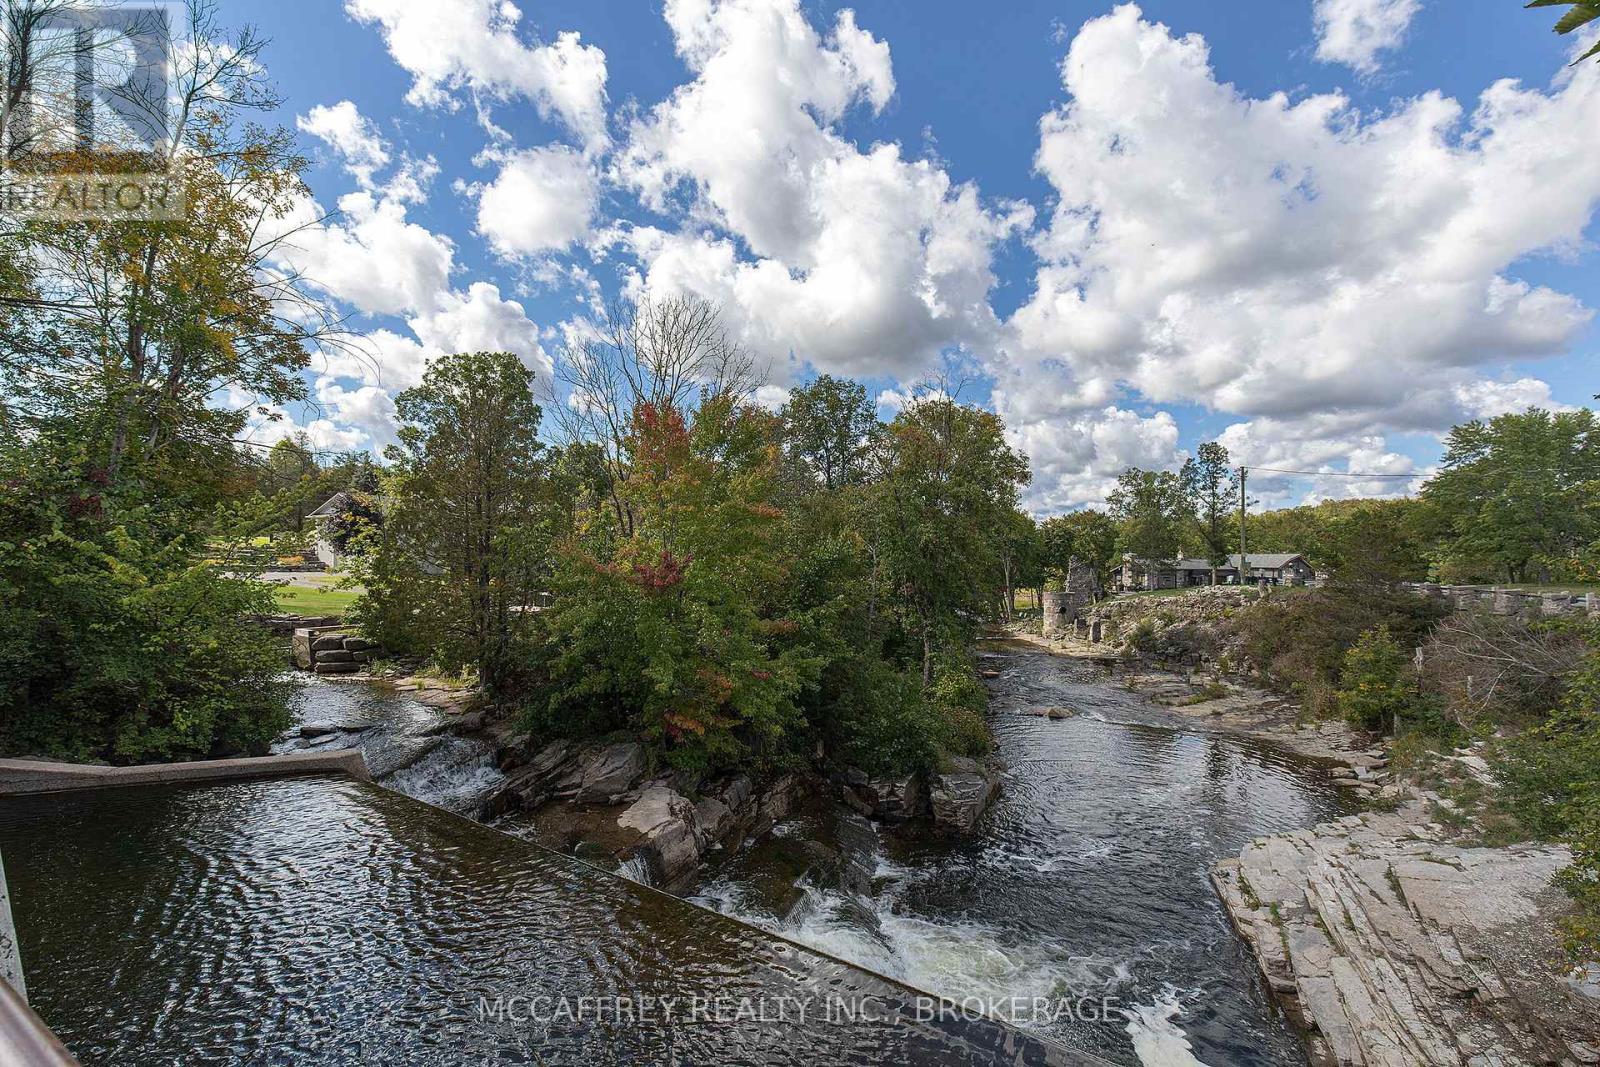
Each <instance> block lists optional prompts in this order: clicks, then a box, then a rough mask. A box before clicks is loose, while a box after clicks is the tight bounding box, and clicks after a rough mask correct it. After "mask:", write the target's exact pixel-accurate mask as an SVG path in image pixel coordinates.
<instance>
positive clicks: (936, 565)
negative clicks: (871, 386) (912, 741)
mask: <svg viewBox="0 0 1600 1067" xmlns="http://www.w3.org/2000/svg"><path fill="white" fill-rule="evenodd" d="M878 463H879V470H880V474H879V477H878V479H877V481H876V484H875V486H874V489H875V495H876V503H875V507H874V510H875V513H876V514H875V521H876V531H875V536H876V539H877V542H878V543H879V544H880V545H882V546H883V555H884V561H885V568H884V571H885V578H886V583H887V585H888V587H889V588H890V589H892V590H894V591H895V593H896V597H895V601H896V607H897V608H898V610H899V611H900V612H901V613H902V618H903V621H904V622H905V624H906V626H907V629H908V630H909V631H910V632H911V633H912V634H913V635H914V636H915V640H916V641H917V643H918V645H919V646H920V649H921V661H922V681H923V685H924V687H926V686H928V685H931V684H932V682H933V676H934V654H935V651H936V649H937V647H938V646H939V644H940V643H941V641H943V640H946V639H949V638H952V637H956V636H958V635H959V634H961V633H962V632H964V631H965V630H966V629H968V628H970V626H971V624H972V622H973V621H974V620H976V619H978V618H981V617H983V616H985V615H987V614H988V605H989V604H990V603H992V599H991V597H992V590H993V588H994V585H993V581H994V575H996V574H997V573H998V572H999V571H1000V570H1001V567H1000V557H1001V555H1002V546H1003V544H1004V540H1005V531H1006V528H1007V517H1008V516H1010V515H1011V514H1012V513H1013V512H1014V511H1015V509H1016V502H1017V492H1018V489H1019V487H1020V486H1023V485H1026V484H1027V482H1028V477H1029V473H1028V464H1027V461H1026V460H1025V459H1024V458H1023V457H1021V456H1020V455H1018V454H1017V453H1016V452H1015V451H1013V450H1012V449H1011V448H1010V447H1009V446H1008V445H1007V444H1006V443H1005V438H1004V425H1003V424H1002V423H1001V421H1000V419H999V417H998V416H996V415H995V414H994V413H992V412H988V411H983V410H981V409H979V408H974V407H967V406H965V405H962V404H958V403H956V402H955V401H954V400H950V399H948V398H945V397H928V398H922V399H918V400H917V401H916V402H914V403H912V404H911V405H909V406H908V407H907V408H906V409H905V410H904V411H902V412H901V413H900V414H899V415H898V416H896V417H895V420H894V422H893V423H891V424H890V425H889V426H888V428H887V429H886V431H885V432H884V433H883V434H881V435H880V439H879V448H878Z"/></svg>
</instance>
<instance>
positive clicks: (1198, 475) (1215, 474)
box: [1193, 441, 1238, 585]
mask: <svg viewBox="0 0 1600 1067" xmlns="http://www.w3.org/2000/svg"><path fill="white" fill-rule="evenodd" d="M1228 462H1229V461H1228V450H1227V449H1226V448H1224V447H1222V445H1220V444H1218V443H1217V442H1215V441H1207V442H1206V443H1205V444H1203V445H1201V446H1200V448H1199V449H1198V450H1197V452H1196V453H1195V463H1194V467H1193V474H1194V487H1195V497H1196V500H1197V502H1198V505H1199V506H1198V519H1199V526H1200V540H1201V543H1202V544H1204V545H1205V550H1206V559H1207V560H1208V561H1209V562H1210V564H1211V584H1212V585H1216V584H1217V568H1218V567H1223V566H1226V565H1227V563H1228V554H1229V553H1230V552H1232V551H1233V549H1234V548H1236V547H1237V538H1236V536H1235V534H1234V532H1233V530H1234V523H1233V516H1234V506H1235V504H1234V497H1235V495H1236V493H1235V489H1236V487H1237V486H1238V482H1237V480H1236V477H1235V475H1234V472H1233V468H1232V467H1230V466H1229V465H1228Z"/></svg>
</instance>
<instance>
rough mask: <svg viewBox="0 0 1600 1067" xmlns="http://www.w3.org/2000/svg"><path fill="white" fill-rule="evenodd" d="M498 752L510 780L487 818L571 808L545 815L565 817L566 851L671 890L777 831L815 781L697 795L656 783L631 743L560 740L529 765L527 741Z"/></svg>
mask: <svg viewBox="0 0 1600 1067" xmlns="http://www.w3.org/2000/svg"><path fill="white" fill-rule="evenodd" d="M500 751H501V753H502V757H503V759H504V763H505V768H504V769H506V771H507V778H506V781H505V783H504V785H503V786H502V787H501V788H500V790H499V792H497V793H496V794H495V795H494V796H493V797H491V798H490V800H489V802H488V805H487V808H486V810H487V813H488V817H490V818H496V817H498V816H500V815H503V814H505V813H506V812H509V811H518V810H520V811H524V812H529V813H539V812H540V810H541V809H544V808H546V806H547V805H550V804H551V803H552V802H564V803H565V807H564V808H562V809H549V811H548V812H546V814H552V813H553V814H557V815H559V819H558V820H557V821H559V822H560V823H561V832H560V833H559V834H558V835H557V836H558V837H559V839H560V840H561V841H562V842H564V843H563V844H562V845H561V847H564V848H566V847H570V848H573V849H576V850H578V851H579V852H580V853H581V854H585V855H587V856H590V857H593V858H594V859H595V860H596V861H598V860H599V858H600V857H604V856H609V857H610V858H611V859H612V860H613V861H615V862H618V863H627V862H629V861H634V860H639V861H642V862H643V865H644V868H645V870H644V871H639V872H638V873H640V874H645V875H647V876H648V877H649V879H650V881H651V882H652V883H653V884H655V885H657V886H661V887H662V888H666V889H674V888H677V887H678V886H681V885H682V884H684V883H685V882H686V881H687V880H688V879H689V876H690V875H692V874H693V873H694V871H695V869H696V868H697V867H698V866H699V865H700V862H701V860H702V858H703V857H704V855H705V854H706V853H707V852H708V851H710V850H711V849H713V848H717V847H724V848H727V849H729V850H736V849H738V848H739V847H740V845H741V844H743V843H744V841H746V840H747V839H750V838H755V837H760V836H761V835H763V834H765V833H767V832H768V831H770V830H771V829H772V827H773V826H774V825H776V824H777V823H778V822H779V821H781V820H783V819H785V818H787V817H788V816H789V814H790V813H791V812H792V811H793V810H794V808H795V807H796V806H797V805H798V804H799V803H800V802H801V801H802V800H803V799H804V797H805V795H806V793H807V792H808V789H809V782H808V780H807V779H804V778H801V777H798V776H795V775H786V776H783V777H780V778H777V779H775V780H773V781H771V782H768V783H766V785H765V787H764V788H761V789H757V788H756V786H755V784H754V783H753V782H752V781H751V780H750V778H749V777H747V776H745V775H742V774H740V775H735V776H733V777H732V778H729V779H725V780H721V781H718V782H713V783H710V784H707V785H703V786H702V787H700V788H699V789H695V790H691V789H690V787H689V785H687V784H685V783H684V782H683V781H681V780H680V777H681V776H679V775H671V774H658V775H654V776H650V775H649V766H648V760H647V757H646V753H645V750H644V747H643V746H642V745H640V744H637V743H633V742H627V743H623V744H615V745H597V744H592V743H591V744H577V743H574V742H571V741H555V742H552V743H551V744H549V745H546V746H545V747H543V748H541V749H539V750H538V752H536V753H535V754H534V755H533V756H532V758H529V759H527V761H526V762H522V760H523V759H524V758H525V757H523V756H522V755H521V752H523V751H525V749H524V748H523V746H522V744H521V743H520V742H519V743H516V744H510V743H508V744H506V745H504V746H502V747H501V750H500ZM686 792H691V793H692V794H693V795H694V797H695V799H690V796H686V795H685V793H686ZM541 818H543V816H541ZM635 870H636V871H637V867H635Z"/></svg>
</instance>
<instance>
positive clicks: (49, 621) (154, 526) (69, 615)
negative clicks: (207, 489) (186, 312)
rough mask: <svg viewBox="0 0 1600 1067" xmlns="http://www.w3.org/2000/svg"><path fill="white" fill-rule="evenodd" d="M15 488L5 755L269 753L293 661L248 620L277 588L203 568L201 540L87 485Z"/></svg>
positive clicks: (4, 665) (54, 481)
mask: <svg viewBox="0 0 1600 1067" xmlns="http://www.w3.org/2000/svg"><path fill="white" fill-rule="evenodd" d="M3 480H4V479H3V478H0V481H3ZM7 484H8V486H9V488H10V490H11V491H10V492H8V493H7V494H5V496H4V500H3V502H0V530H4V531H5V533H4V535H3V539H0V753H4V754H8V755H37V756H47V757H52V758H58V759H71V760H85V759H106V760H110V761H113V762H117V763H131V762H138V761H143V760H154V759H186V758H200V757H207V756H226V755H240V754H245V753H256V754H259V753H261V752H264V751H265V750H266V748H267V745H268V744H269V743H270V742H271V741H272V739H273V738H274V737H276V736H277V735H278V734H279V733H281V732H282V731H283V730H285V729H286V728H287V727H288V724H289V716H288V713H287V711H286V707H285V698H286V695H287V693H286V684H285V683H284V682H282V681H281V680H280V676H281V674H282V672H283V667H284V652H283V650H282V648H280V647H279V646H277V645H276V644H275V643H274V642H273V640H272V638H271V637H270V635H268V634H267V632H266V631H265V630H263V629H261V628H259V627H255V626H251V625H249V624H248V623H246V622H244V621H243V620H242V619H241V616H243V615H245V614H248V613H256V612H261V613H265V612H270V611H271V610H272V609H273V599H272V589H271V588H270V587H269V586H267V585H265V584H263V583H261V582H257V581H253V580H251V579H249V578H242V577H230V576H228V575H227V574H225V573H223V572H222V571H221V570H219V569H218V568H217V567H215V566H213V565H210V564H207V563H203V562H195V557H196V555H197V554H198V549H199V547H200V543H199V542H198V541H195V542H191V540H190V539H189V538H187V537H185V536H183V535H181V534H177V533H174V532H172V531H171V530H169V529H168V528H167V527H166V526H165V525H164V524H163V522H162V521H161V516H160V515H159V514H158V513H156V512H154V511H153V510H152V509H151V508H150V507H148V506H144V505H141V504H139V503H137V502H134V501H131V500H109V499H106V495H105V494H104V493H103V491H102V490H101V488H100V487H99V486H98V485H97V484H95V482H94V480H93V479H79V478H77V477H75V476H72V475H70V474H66V473H63V472H60V471H59V470H58V471H56V472H51V473H43V472H41V471H40V469H39V468H33V469H32V470H26V471H23V472H18V473H17V476H15V477H13V478H12V479H10V480H9V482H8V483H7ZM113 515H114V516H115V522H112V521H111V517H112V516H113Z"/></svg>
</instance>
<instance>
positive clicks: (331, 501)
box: [306, 489, 350, 519]
mask: <svg viewBox="0 0 1600 1067" xmlns="http://www.w3.org/2000/svg"><path fill="white" fill-rule="evenodd" d="M349 499H350V491H349V490H348V489H341V490H339V491H338V492H337V493H335V494H333V495H332V496H330V497H329V498H328V499H326V500H324V501H323V502H322V503H321V504H318V505H317V506H316V507H315V508H313V509H312V510H311V511H308V512H306V518H308V519H331V518H333V517H334V516H335V515H337V514H339V509H340V508H342V507H344V505H345V501H347V500H349Z"/></svg>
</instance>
